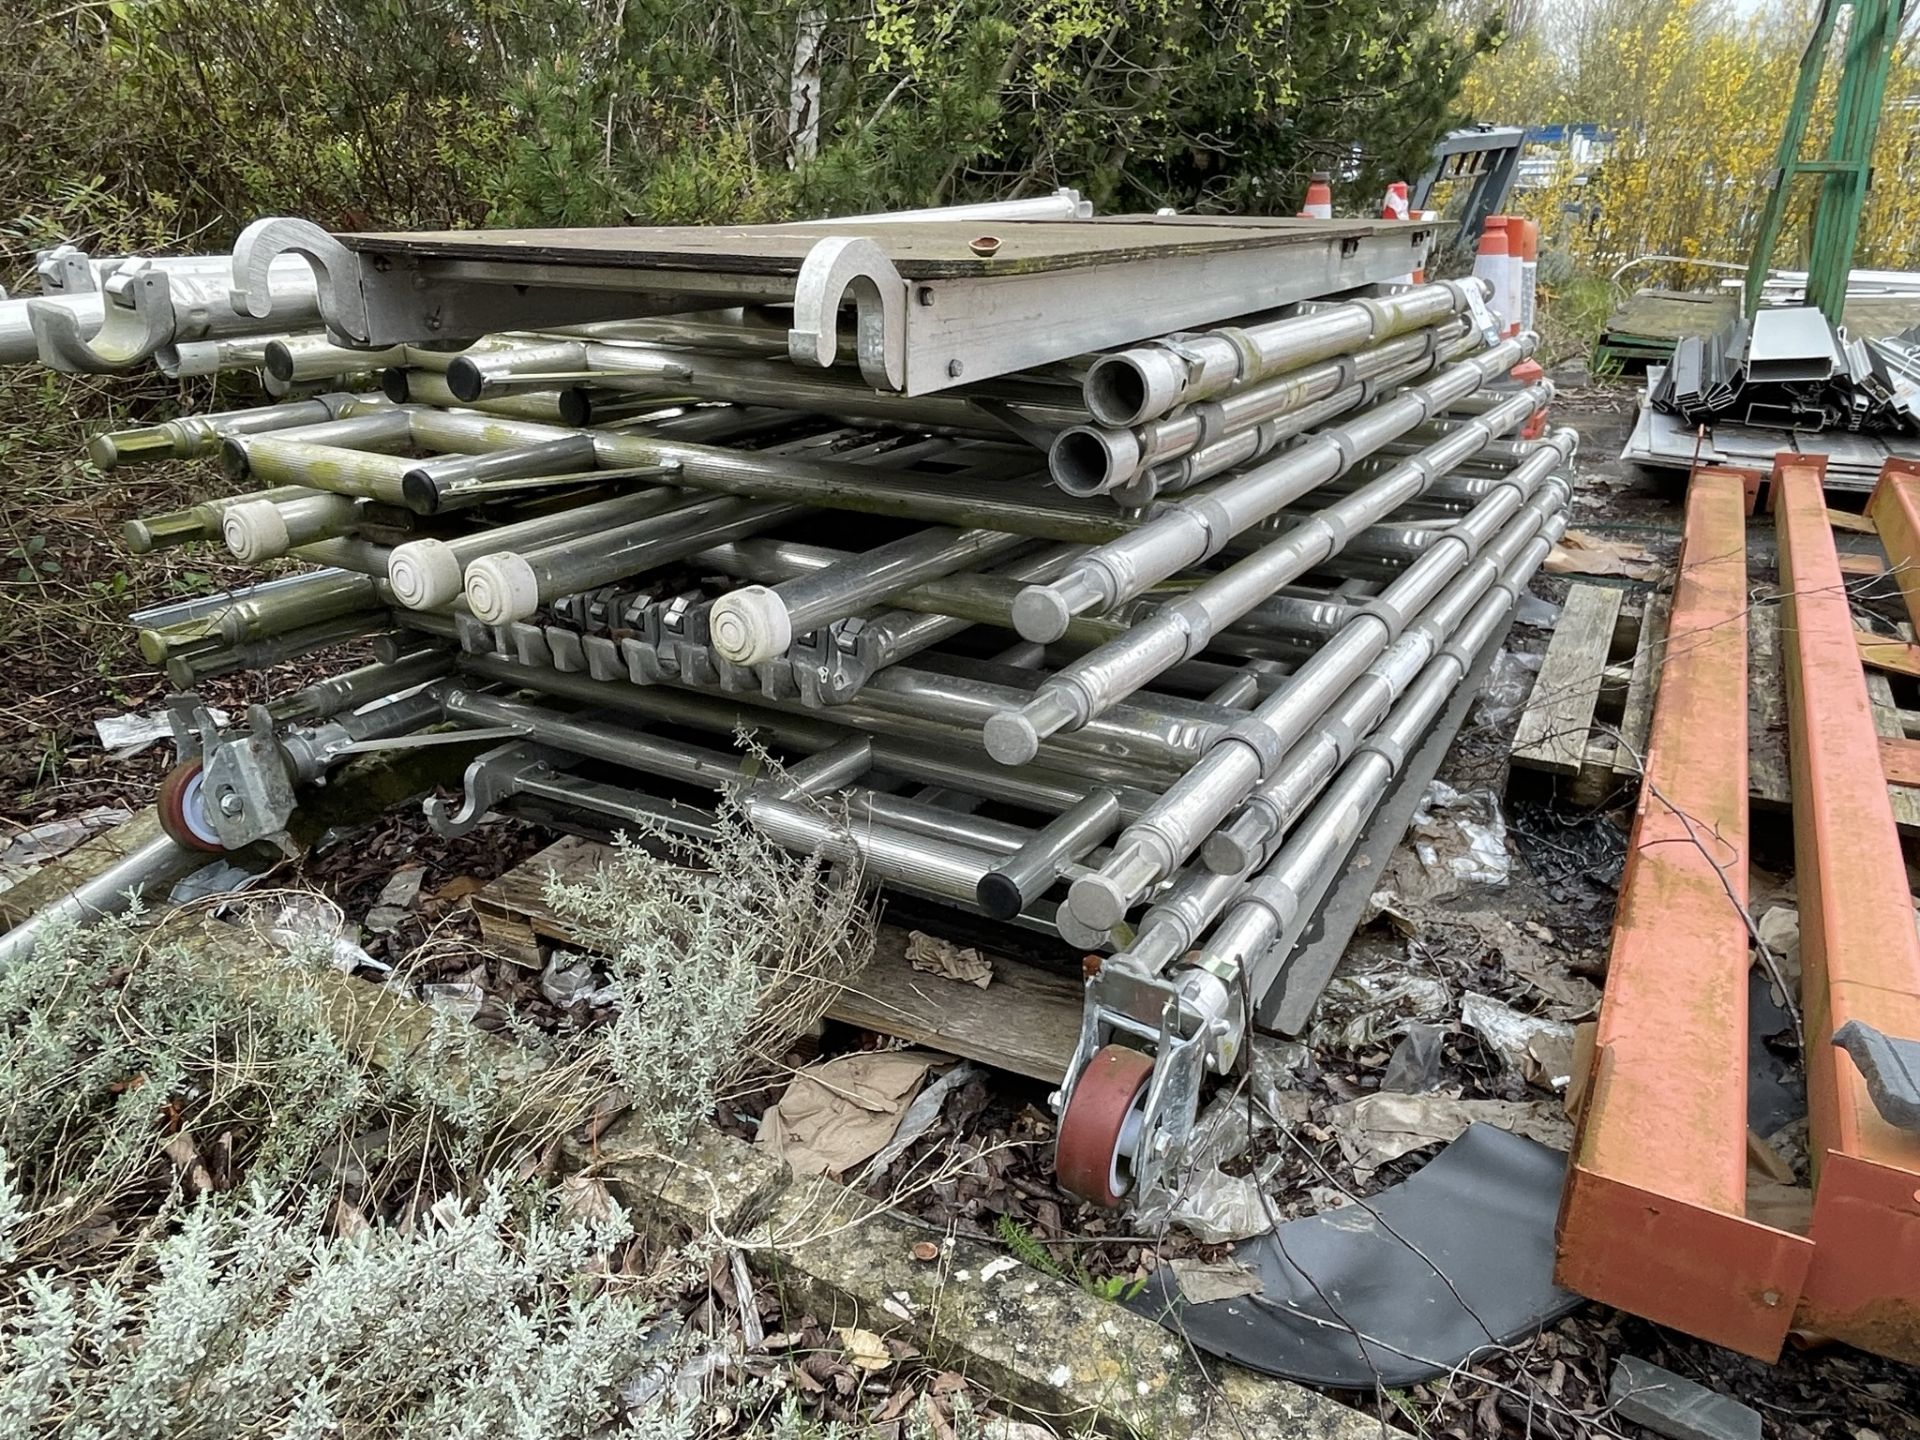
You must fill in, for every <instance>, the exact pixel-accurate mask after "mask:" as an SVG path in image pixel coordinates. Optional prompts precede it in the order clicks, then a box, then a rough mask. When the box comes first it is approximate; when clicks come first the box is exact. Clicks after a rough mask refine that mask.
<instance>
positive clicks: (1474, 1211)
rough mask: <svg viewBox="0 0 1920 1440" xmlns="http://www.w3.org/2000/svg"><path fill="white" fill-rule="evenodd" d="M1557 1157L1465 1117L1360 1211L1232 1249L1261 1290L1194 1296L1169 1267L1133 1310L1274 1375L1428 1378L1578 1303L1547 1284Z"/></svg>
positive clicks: (1384, 1380)
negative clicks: (1458, 1131)
mask: <svg viewBox="0 0 1920 1440" xmlns="http://www.w3.org/2000/svg"><path fill="white" fill-rule="evenodd" d="M1566 1163H1567V1157H1566V1156H1564V1155H1562V1154H1561V1153H1560V1152H1559V1151H1557V1150H1549V1149H1548V1148H1547V1147H1546V1146H1544V1145H1541V1144H1538V1143H1536V1142H1535V1141H1532V1140H1528V1139H1525V1138H1523V1137H1521V1136H1518V1135H1512V1134H1509V1133H1508V1132H1507V1131H1505V1130H1499V1129H1495V1128H1494V1127H1493V1126H1491V1125H1474V1126H1471V1127H1469V1128H1468V1130H1467V1131H1466V1133H1465V1134H1463V1135H1462V1136H1461V1137H1460V1138H1459V1139H1458V1140H1455V1141H1454V1142H1453V1143H1452V1144H1451V1145H1449V1146H1447V1147H1446V1149H1444V1150H1442V1151H1441V1152H1440V1153H1439V1154H1438V1155H1437V1156H1435V1157H1434V1158H1433V1159H1432V1160H1431V1161H1429V1162H1428V1163H1427V1164H1426V1165H1425V1166H1424V1167H1423V1168H1422V1169H1421V1170H1420V1171H1418V1172H1417V1173H1416V1174H1414V1175H1413V1176H1412V1177H1410V1178H1409V1179H1407V1180H1404V1181H1402V1182H1401V1183H1400V1184H1398V1185H1394V1186H1391V1187H1389V1188H1388V1189H1386V1190H1383V1191H1381V1192H1380V1193H1379V1194H1377V1195H1374V1196H1371V1197H1370V1198H1369V1199H1368V1201H1367V1204H1366V1206H1365V1207H1363V1206H1360V1205H1349V1206H1346V1207H1345V1208H1343V1209H1339V1210H1332V1211H1328V1212H1326V1213H1324V1214H1320V1215H1313V1216H1309V1217H1308V1218H1306V1219H1304V1220H1290V1221H1288V1222H1287V1223H1286V1224H1284V1225H1282V1226H1280V1227H1279V1229H1278V1230H1276V1231H1275V1232H1273V1233H1272V1234H1269V1235H1262V1236H1258V1237H1256V1238H1255V1239H1252V1240H1247V1241H1243V1242H1242V1243H1241V1244H1239V1245H1237V1246H1236V1247H1234V1254H1235V1256H1236V1258H1237V1259H1239V1260H1240V1262H1241V1263H1242V1264H1244V1265H1246V1266H1248V1267H1249V1268H1250V1269H1252V1270H1253V1271H1254V1273H1255V1274H1256V1275H1258V1276H1259V1277H1260V1280H1261V1282H1262V1286H1263V1290H1262V1293H1261V1294H1259V1295H1250V1296H1243V1297H1240V1298H1237V1299H1232V1300H1216V1301H1213V1302H1212V1303H1210V1304H1205V1305H1188V1304H1185V1303H1184V1302H1183V1301H1182V1300H1181V1299H1180V1295H1179V1287H1178V1283H1177V1282H1176V1281H1175V1280H1174V1278H1173V1276H1172V1274H1171V1273H1170V1272H1169V1271H1168V1270H1164V1269H1163V1270H1161V1271H1160V1272H1158V1274H1156V1275H1155V1276H1154V1283H1151V1284H1150V1285H1149V1286H1148V1288H1147V1290H1146V1291H1144V1292H1143V1293H1142V1294H1141V1295H1139V1296H1138V1297H1137V1298H1135V1299H1134V1300H1133V1301H1131V1302H1130V1304H1131V1306H1132V1308H1133V1309H1135V1310H1138V1311H1139V1312H1141V1313H1142V1314H1145V1315H1147V1316H1149V1317H1151V1318H1152V1319H1154V1320H1157V1321H1158V1322H1159V1323H1161V1324H1162V1325H1165V1326H1166V1327H1167V1328H1168V1329H1170V1330H1174V1331H1176V1332H1178V1333H1181V1334H1183V1335H1185V1336H1186V1338H1187V1339H1188V1340H1189V1341H1190V1342H1192V1344H1193V1345H1194V1346H1195V1347H1197V1348H1198V1349H1200V1350H1202V1351H1204V1352H1205V1353H1207V1354H1210V1355H1218V1356H1220V1357H1221V1358H1222V1359H1226V1360H1233V1361H1236V1362H1238V1363H1239V1364H1242V1365H1245V1366H1247V1367H1249V1368H1250V1369H1254V1370H1260V1371H1264V1372H1265V1373H1267V1374H1269V1375H1284V1376H1286V1377H1287V1378H1289V1379H1293V1380H1303V1381H1306V1382H1308V1383H1310V1384H1314V1385H1326V1386H1330V1387H1333V1388H1336V1389H1346V1390H1363V1389H1371V1388H1372V1387H1373V1386H1374V1385H1376V1384H1379V1385H1413V1384H1417V1383H1419V1382H1420V1381H1422V1380H1431V1379H1433V1378H1434V1377H1435V1376H1438V1375H1443V1374H1445V1373H1446V1372H1447V1371H1449V1370H1451V1369H1453V1368H1454V1367H1455V1366H1456V1365H1458V1364H1459V1363H1460V1362H1461V1361H1463V1360H1466V1359H1467V1358H1468V1357H1470V1356H1471V1355H1472V1354H1473V1352H1474V1351H1476V1350H1479V1349H1481V1348H1482V1347H1484V1346H1488V1345H1496V1344H1498V1345H1505V1344H1509V1343H1511V1342H1512V1341H1515V1340H1518V1339H1520V1338H1521V1337H1522V1336H1524V1335H1527V1334H1529V1333H1530V1332H1532V1331H1533V1330H1536V1329H1538V1328H1539V1327H1540V1326H1541V1325H1542V1324H1544V1323H1546V1322H1547V1321H1549V1320H1554V1319H1558V1318H1559V1317H1560V1316H1562V1315H1565V1314H1567V1313H1568V1312H1569V1311H1571V1310H1573V1309H1574V1308H1575V1307H1576V1306H1578V1305H1579V1304H1580V1303H1581V1301H1580V1297H1579V1296H1577V1295H1574V1294H1571V1293H1570V1292H1568V1291H1565V1290H1562V1289H1561V1288H1560V1287H1559V1286H1557V1285H1555V1284H1554V1283H1553V1224H1554V1218H1555V1216H1556V1214H1557V1213H1558V1211H1559V1208H1560V1187H1561V1182H1562V1180H1563V1179H1564V1177H1565V1173H1566ZM1356 1334H1358V1335H1359V1336H1360V1337H1362V1338H1363V1340H1364V1342H1365V1343H1364V1347H1363V1345H1362V1343H1361V1342H1360V1341H1356V1339H1355V1335H1356Z"/></svg>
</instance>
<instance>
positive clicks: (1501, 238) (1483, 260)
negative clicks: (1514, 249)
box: [1473, 215, 1513, 335]
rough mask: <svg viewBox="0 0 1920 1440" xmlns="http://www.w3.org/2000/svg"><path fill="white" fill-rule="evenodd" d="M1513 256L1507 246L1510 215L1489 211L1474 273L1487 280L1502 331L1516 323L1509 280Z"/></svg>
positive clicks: (1489, 302)
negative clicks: (1512, 317)
mask: <svg viewBox="0 0 1920 1440" xmlns="http://www.w3.org/2000/svg"><path fill="white" fill-rule="evenodd" d="M1511 259H1512V255H1511V254H1510V253H1509V251H1508V249H1507V217H1506V216H1504V215H1489V216H1488V217H1487V218H1486V222H1485V223H1484V224H1483V225H1481V227H1480V248H1479V249H1478V250H1477V251H1476V252H1475V253H1474V257H1473V273H1474V276H1475V278H1476V279H1480V280H1484V281H1486V282H1487V287H1488V290H1487V305H1488V307H1489V308H1490V309H1491V310H1492V311H1493V319H1494V324H1495V325H1496V326H1497V327H1498V328H1499V331H1500V333H1501V334H1502V335H1505V334H1506V333H1507V330H1508V328H1509V326H1510V325H1511V323H1512V322H1511V320H1510V319H1509V314H1510V306H1511V305H1512V303H1513V293H1512V287H1511V285H1510V284H1509V283H1508V280H1507V271H1508V269H1509V268H1510V266H1509V263H1508V262H1509V261H1510V260H1511Z"/></svg>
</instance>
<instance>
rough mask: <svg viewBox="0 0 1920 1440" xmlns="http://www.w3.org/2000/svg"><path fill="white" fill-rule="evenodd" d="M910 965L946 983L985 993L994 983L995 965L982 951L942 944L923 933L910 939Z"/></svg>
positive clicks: (942, 942) (917, 932) (911, 934)
mask: <svg viewBox="0 0 1920 1440" xmlns="http://www.w3.org/2000/svg"><path fill="white" fill-rule="evenodd" d="M906 955H907V963H908V964H910V965H912V966H913V968H914V969H916V970H921V971H924V972H926V973H927V974H929V975H938V976H940V977H941V979H943V980H958V981H959V982H960V983H961V984H963V985H976V986H978V987H979V988H980V989H982V990H984V989H986V988H987V986H989V985H991V984H992V983H993V961H991V960H989V959H988V958H987V957H986V956H984V955H982V954H981V953H980V952H979V951H978V950H973V949H969V948H967V947H965V946H961V945H956V944H954V943H953V942H952V941H951V940H942V939H941V938H940V937H939V936H938V935H929V934H927V933H926V932H925V931H922V930H914V931H910V932H909V933H908V935H907V950H906Z"/></svg>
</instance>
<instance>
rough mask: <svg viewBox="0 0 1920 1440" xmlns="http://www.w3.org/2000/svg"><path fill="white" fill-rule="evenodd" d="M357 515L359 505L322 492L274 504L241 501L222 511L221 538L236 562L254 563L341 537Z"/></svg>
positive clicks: (290, 497)
mask: <svg viewBox="0 0 1920 1440" xmlns="http://www.w3.org/2000/svg"><path fill="white" fill-rule="evenodd" d="M359 511H360V502H359V501H357V500H352V499H349V498H348V497H347V496H345V495H334V494H332V493H330V492H328V491H324V490H310V491H308V492H307V493H306V494H304V495H293V496H286V497H283V498H280V499H277V500H276V499H267V498H264V497H263V498H261V499H257V500H242V501H240V502H239V503H237V504H234V505H229V506H227V507H226V509H225V510H224V511H222V513H221V516H220V537H221V539H222V540H224V541H225V542H226V546H227V549H228V550H229V551H230V552H231V553H232V554H233V557H234V558H235V559H236V560H245V561H248V562H249V563H257V562H259V561H262V560H272V559H275V558H277V557H279V556H281V555H285V554H286V553H287V552H288V551H289V550H292V549H294V548H296V547H297V546H301V545H308V544H311V543H312V542H314V541H316V540H328V539H333V538H335V537H337V536H339V535H342V534H344V533H345V532H346V531H348V530H350V529H351V528H352V527H353V523H354V519H355V517H356V516H357V515H358V514H359Z"/></svg>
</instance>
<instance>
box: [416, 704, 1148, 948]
mask: <svg viewBox="0 0 1920 1440" xmlns="http://www.w3.org/2000/svg"><path fill="white" fill-rule="evenodd" d="M442 703H443V704H444V708H445V712H446V713H447V714H448V715H450V716H453V717H455V718H458V719H462V720H470V721H477V722H480V723H483V724H487V725H506V726H511V727H514V728H517V729H520V730H522V731H523V732H524V733H525V734H526V735H528V736H529V738H537V739H539V740H540V742H541V743H543V744H550V745H554V746H557V747H558V748H561V749H564V750H568V751H571V752H573V753H575V754H579V755H583V756H587V757H589V758H592V759H598V760H603V761H606V762H608V763H610V764H614V765H619V766H622V767H624V768H628V769H633V770H638V771H640V772H642V773H645V774H651V775H658V776H663V777H665V778H667V779H671V780H677V781H682V782H685V783H689V784H694V785H699V786H704V787H706V788H708V789H712V790H716V791H721V792H729V793H733V794H734V795H735V796H736V798H737V800H738V802H739V804H740V806H741V809H742V811H743V813H744V814H745V815H746V816H747V819H748V821H749V823H751V824H752V825H753V826H754V828H755V829H758V830H760V831H761V832H762V833H763V834H766V835H767V837H768V838H769V839H771V840H773V841H774V842H775V843H777V844H782V845H788V846H790V848H797V849H800V850H801V851H802V852H803V853H805V852H806V851H809V850H815V849H822V848H824V849H825V850H826V852H827V853H828V854H829V858H833V859H836V860H843V861H845V860H855V859H857V860H858V861H859V862H860V863H862V864H866V865H870V866H873V867H875V869H876V870H877V871H878V872H879V873H880V874H882V875H883V876H885V877H886V878H891V879H896V880H899V881H901V882H902V883H904V884H908V885H910V886H912V887H913V888H915V889H921V890H926V891H929V892H931V893H934V894H938V895H942V896H944V897H946V898H948V899H954V900H962V901H965V902H967V903H969V904H973V903H976V902H979V903H982V904H983V905H984V903H985V902H982V901H979V897H980V895H981V893H982V892H983V891H984V892H985V893H987V894H991V895H994V896H995V897H996V898H998V897H999V896H1000V895H1001V892H1002V890H1003V889H1004V888H1005V887H1008V886H1012V887H1014V893H1015V894H1020V893H1023V892H1022V889H1021V887H1025V889H1026V890H1033V891H1044V889H1045V888H1046V886H1047V885H1048V884H1050V883H1051V882H1052V880H1053V879H1054V878H1055V877H1057V875H1058V872H1059V868H1060V866H1061V865H1063V864H1065V863H1066V862H1067V861H1068V860H1069V859H1071V858H1072V857H1073V856H1074V855H1077V854H1082V853H1084V852H1085V850H1086V849H1088V848H1090V847H1091V846H1092V845H1094V844H1097V843H1098V841H1099V838H1100V834H1101V833H1102V832H1103V831H1104V830H1106V829H1110V828H1111V827H1112V825H1113V824H1114V823H1115V821H1116V820H1117V819H1118V814H1119V801H1118V799H1117V798H1116V797H1115V795H1114V794H1113V793H1112V792H1111V791H1107V790H1098V791H1095V792H1093V793H1092V794H1090V795H1089V796H1087V797H1086V798H1084V799H1082V800H1080V801H1079V802H1077V803H1076V804H1075V805H1074V806H1073V807H1072V808H1070V809H1068V810H1066V811H1064V812H1062V814H1061V816H1060V817H1059V818H1058V819H1056V820H1055V821H1053V822H1052V823H1050V824H1049V825H1047V826H1046V827H1044V828H1043V829H1042V830H1040V831H1039V832H1037V833H1036V834H1034V835H1032V836H1031V837H1030V838H1027V837H1025V836H1020V839H1018V840H1015V841H1014V843H1015V844H1016V845H1017V847H1018V848H1016V849H1015V850H1014V851H1013V853H1012V854H1011V855H1010V856H1008V855H1007V851H1006V844H1007V841H1008V840H1009V839H1011V838H1012V837H1013V836H1019V835H1020V832H1018V831H1017V830H1015V829H1014V828H1013V827H1006V828H1005V829H1000V828H999V827H995V830H996V833H995V834H991V835H987V836H982V835H981V834H980V827H979V824H978V822H976V821H974V820H973V819H972V817H968V816H961V815H956V816H952V817H951V823H950V824H943V823H942V821H943V817H941V816H939V815H938V813H937V812H934V811H932V810H930V809H928V808H925V807H914V806H912V805H911V804H910V803H907V802H901V801H899V800H896V799H895V798H894V797H891V796H887V795H884V794H880V793H878V792H874V791H869V790H865V789H854V790H852V791H850V792H849V793H848V794H847V795H846V796H845V799H846V801H847V803H848V806H849V808H850V809H851V810H856V811H858V812H859V813H860V818H859V819H857V820H855V819H853V818H851V817H849V818H848V819H847V820H844V821H840V820H836V819H834V818H832V817H829V816H827V815H826V814H824V813H822V812H820V811H818V810H816V809H814V808H813V807H810V806H803V805H798V804H796V803H794V801H793V800H792V799H791V798H789V797H788V796H785V795H781V794H778V793H774V791H773V790H772V789H771V787H769V786H768V785H767V784H765V783H764V782H760V781H758V780H757V779H756V778H755V776H754V775H753V774H752V772H751V770H750V769H749V763H748V757H746V756H743V755H741V754H740V753H739V752H737V751H721V750H706V749H702V748H700V747H698V746H694V745H689V744H685V743H683V742H680V741H674V740H664V739H659V738H656V737H653V736H649V735H646V734H643V733H638V732H635V731H632V730H629V729H623V728H617V727H614V726H610V725H607V724H605V723H604V722H603V721H600V720H597V719H595V718H594V717H593V716H592V715H591V714H587V715H566V714H560V713H557V712H554V711H551V710H547V709H544V708H542V707H539V706H534V705H529V704H526V703H525V702H523V701H517V700H513V699H509V698H506V697H501V696H494V695H485V694H477V693H473V692H470V691H465V690H460V689H454V690H451V691H449V692H448V693H446V694H445V695H444V697H443V698H442ZM822 759H825V760H827V761H828V766H827V767H826V768H825V769H824V770H822V771H819V772H818V773H816V772H815V767H814V765H813V762H810V761H803V762H801V763H800V764H799V765H796V766H794V767H792V768H791V770H790V771H789V772H788V774H789V777H790V778H791V779H793V780H795V781H797V782H800V783H799V784H797V785H796V786H794V787H793V788H794V789H796V790H797V791H799V792H800V793H802V794H805V793H818V792H819V791H821V790H824V789H828V788H835V789H838V788H839V787H841V786H845V785H848V784H850V783H851V781H852V780H854V779H856V778H858V777H859V776H860V775H862V774H864V773H865V772H866V770H868V769H869V768H870V767H871V766H872V765H873V764H874V762H875V755H874V752H873V747H872V746H870V745H853V746H849V745H847V743H846V742H845V741H841V742H836V745H835V746H834V747H832V748H830V749H828V750H824V751H822V752H819V753H817V754H816V755H815V757H813V760H814V761H819V760H822ZM809 781H811V783H808V782H809ZM942 832H944V833H942ZM796 839H798V840H801V841H804V842H805V843H800V844H794V843H793V842H794V841H795V840H796ZM983 840H985V841H986V842H987V848H988V849H989V851H990V853H986V854H983V853H981V849H982V841H983ZM1003 857H1005V858H1003ZM1023 904H1024V902H1023ZM1020 908H1022V906H1016V907H1015V909H1014V911H1013V913H1014V914H1018V913H1019V910H1020ZM1009 918H1010V917H1009Z"/></svg>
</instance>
